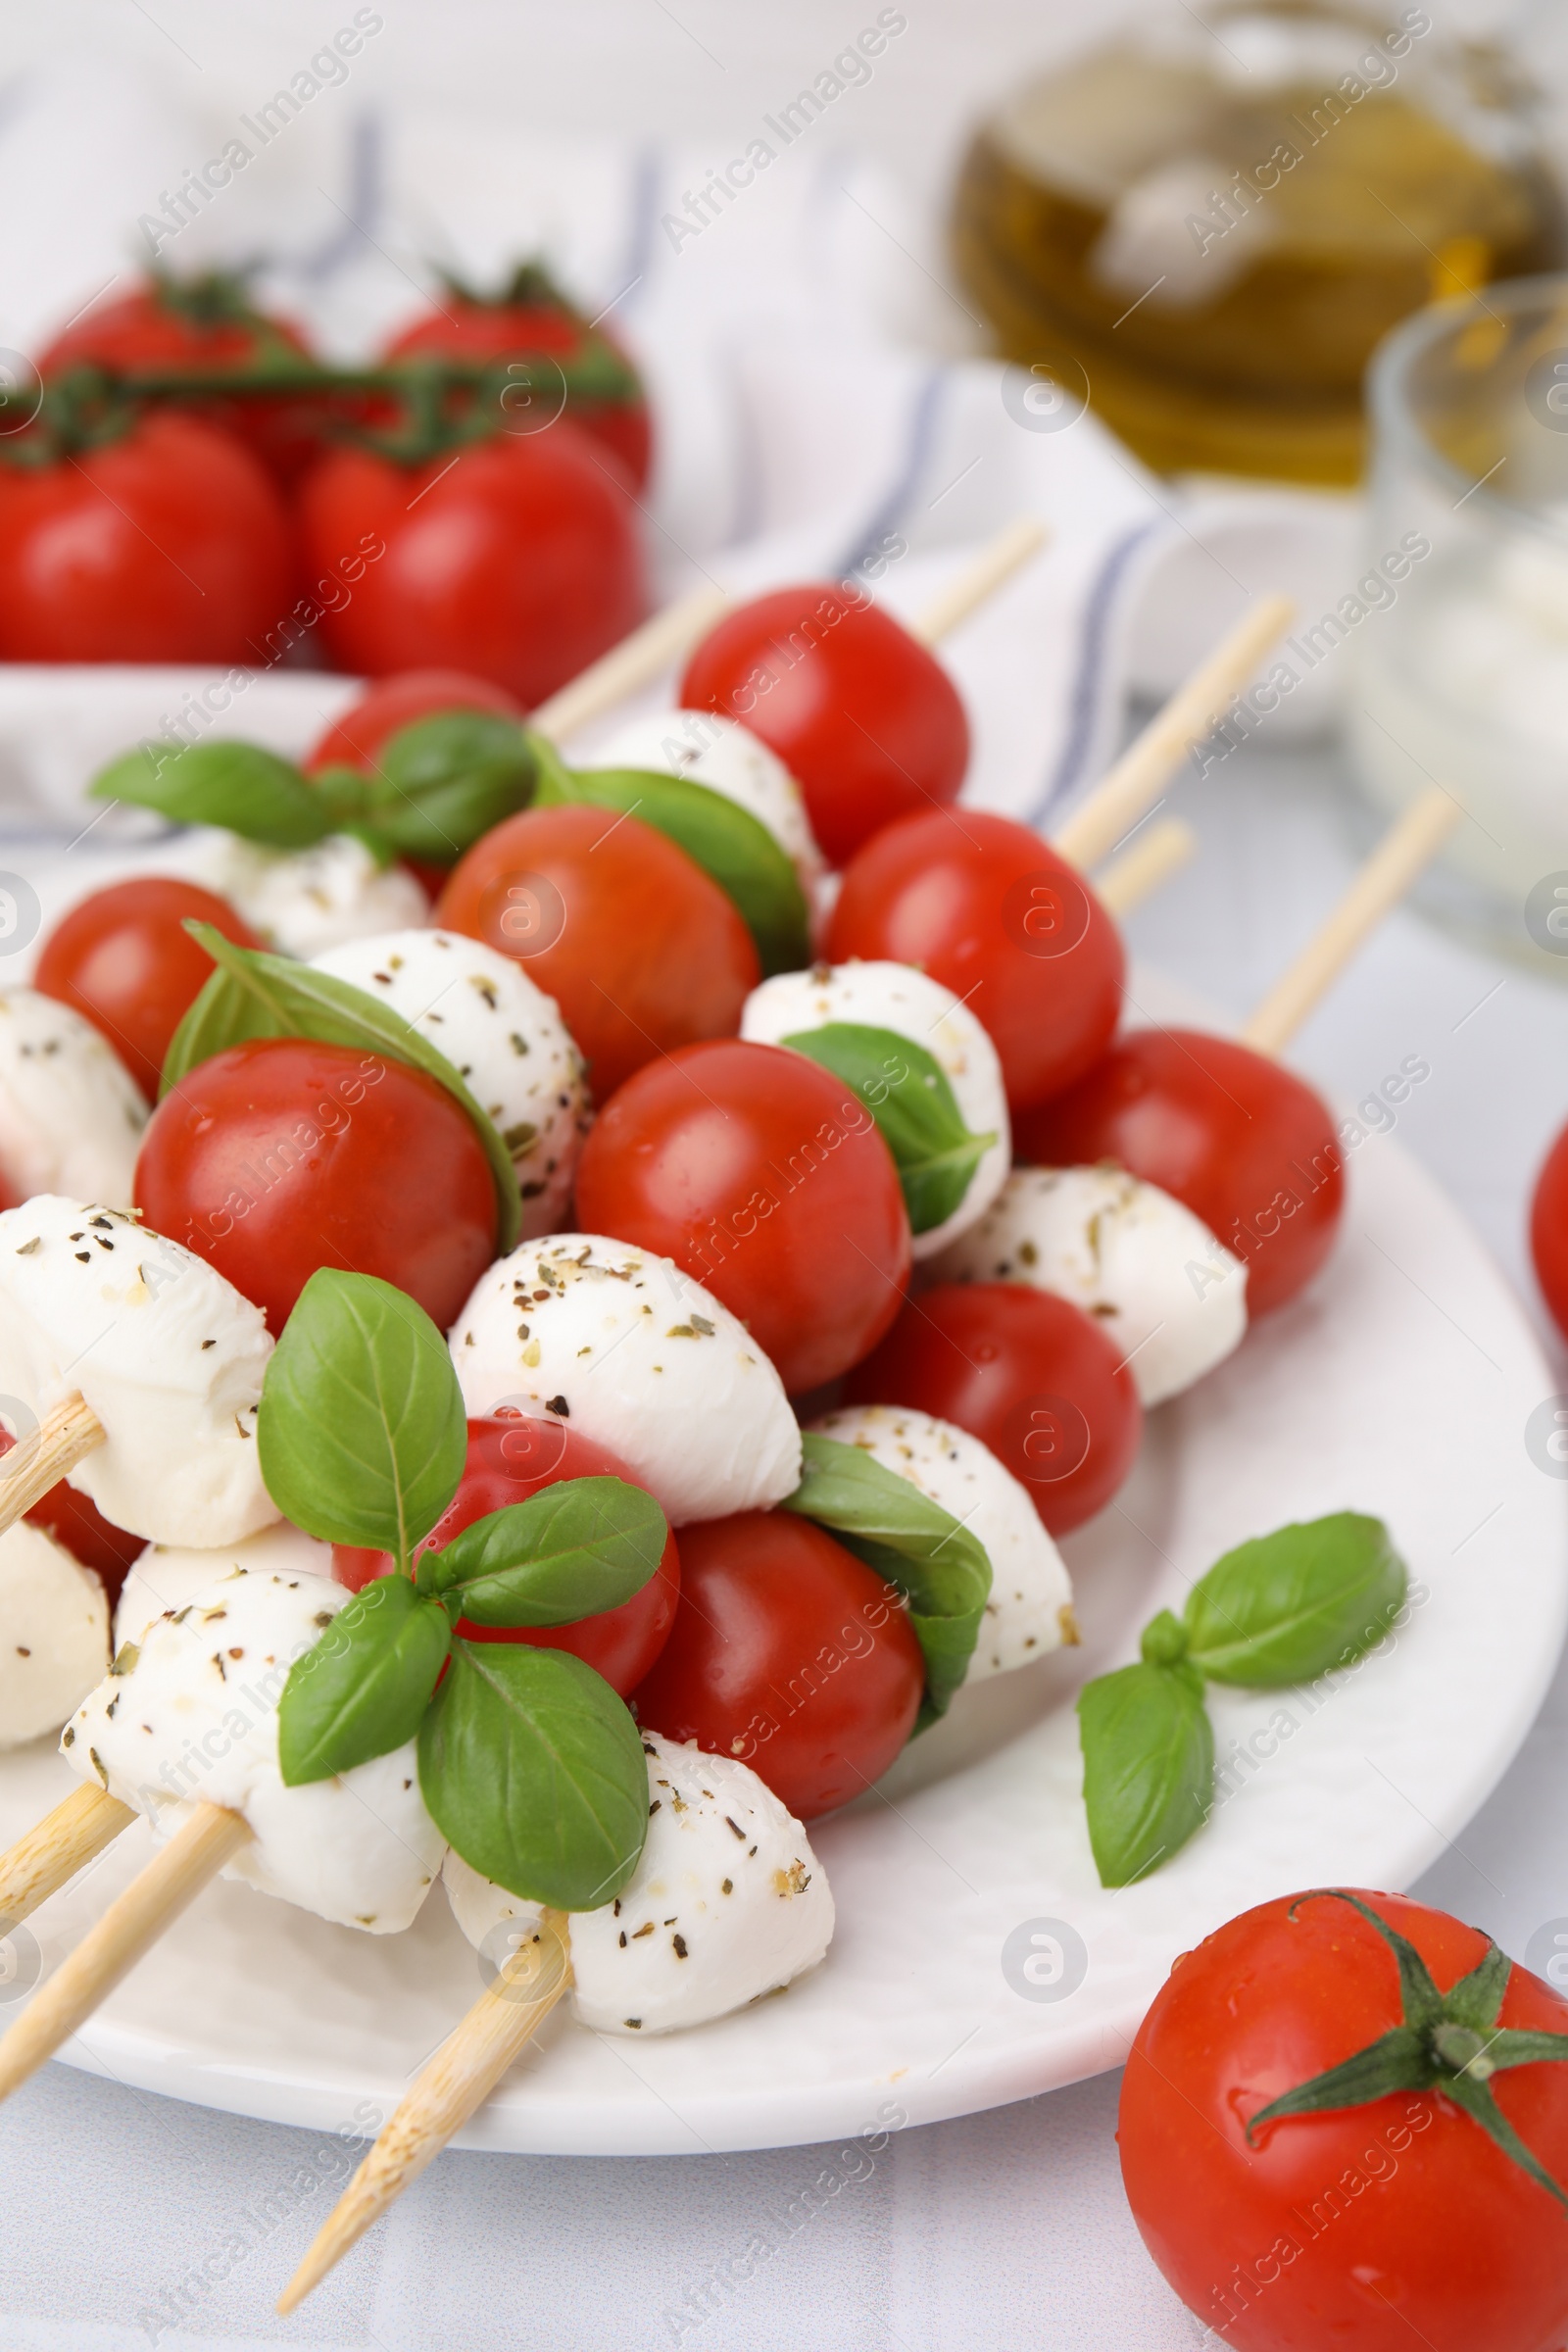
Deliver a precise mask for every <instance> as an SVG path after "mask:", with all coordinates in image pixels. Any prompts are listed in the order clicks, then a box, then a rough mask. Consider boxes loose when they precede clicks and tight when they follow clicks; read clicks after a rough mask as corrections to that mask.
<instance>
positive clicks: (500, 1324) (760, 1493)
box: [451, 1233, 801, 1527]
mask: <svg viewBox="0 0 1568 2352" xmlns="http://www.w3.org/2000/svg"><path fill="white" fill-rule="evenodd" d="M451 1347H452V1360H453V1362H454V1363H455V1364H456V1366H457V1368H458V1380H459V1382H460V1384H461V1386H462V1389H463V1400H464V1403H465V1404H466V1407H467V1410H468V1412H469V1414H470V1415H473V1414H483V1413H493V1412H494V1411H495V1410H496V1409H497V1407H498V1406H500V1405H512V1406H515V1408H516V1410H517V1411H519V1412H523V1413H532V1414H534V1415H536V1416H541V1417H544V1418H549V1417H550V1416H551V1415H554V1416H555V1417H556V1418H557V1419H558V1420H562V1421H568V1420H569V1421H570V1423H571V1425H572V1427H573V1429H580V1430H581V1431H582V1432H583V1435H584V1436H585V1437H589V1438H593V1439H596V1440H597V1441H598V1443H599V1444H600V1445H601V1446H609V1448H610V1450H611V1452H612V1453H616V1454H618V1455H619V1456H620V1458H621V1460H622V1461H623V1462H624V1463H625V1464H626V1467H627V1468H628V1469H629V1470H630V1471H631V1473H632V1475H633V1477H635V1478H637V1479H640V1480H641V1482H642V1483H643V1485H644V1486H646V1487H647V1488H648V1490H649V1492H650V1494H652V1495H656V1496H657V1497H658V1499H659V1501H660V1502H661V1503H662V1505H663V1508H664V1511H665V1514H666V1516H667V1517H668V1519H669V1522H670V1524H671V1526H673V1527H684V1526H685V1525H686V1524H687V1523H688V1521H690V1520H693V1519H723V1518H727V1517H728V1515H729V1513H730V1512H731V1511H755V1510H765V1509H766V1508H767V1506H768V1505H769V1504H770V1503H775V1502H781V1501H782V1500H783V1498H784V1496H785V1495H792V1494H793V1493H794V1492H795V1489H796V1488H797V1487H798V1486H799V1485H800V1481H801V1433H800V1429H799V1427H798V1426H797V1423H796V1419H795V1415H794V1414H793V1413H792V1412H791V1410H790V1407H789V1400H788V1399H787V1397H785V1395H784V1387H783V1383H782V1382H781V1381H780V1379H779V1376H778V1374H777V1372H775V1370H774V1369H773V1366H772V1365H771V1363H769V1361H768V1359H767V1357H766V1356H765V1355H764V1354H763V1353H762V1351H761V1349H760V1348H758V1347H757V1346H756V1345H755V1344H754V1343H753V1341H752V1340H751V1338H750V1337H749V1336H748V1334H747V1331H746V1328H745V1326H744V1324H742V1323H740V1322H738V1321H737V1320H736V1318H735V1317H734V1316H733V1315H732V1314H731V1313H730V1311H729V1309H728V1307H727V1306H720V1304H719V1302H718V1300H717V1299H715V1298H713V1297H712V1295H711V1293H710V1292H708V1291H705V1290H704V1288H703V1286H702V1284H701V1283H700V1282H694V1281H693V1280H692V1278H691V1276H690V1275H689V1274H683V1273H682V1272H681V1270H680V1268H679V1267H678V1266H676V1265H673V1264H672V1263H671V1262H670V1260H669V1259H668V1258H667V1257H660V1256H658V1255H656V1253H655V1252H654V1251H653V1250H638V1249H635V1248H633V1247H632V1245H631V1244H630V1243H627V1242H613V1241H607V1240H606V1239H605V1237H604V1236H603V1235H602V1234H590V1233H560V1234H555V1235H552V1236H551V1238H550V1239H549V1240H548V1241H545V1242H526V1243H524V1244H523V1245H522V1247H521V1248H520V1249H518V1250H514V1251H513V1252H512V1255H511V1256H510V1257H504V1258H502V1259H500V1260H499V1262H498V1263H497V1264H495V1265H493V1266H492V1267H491V1268H490V1270H489V1272H488V1273H486V1274H482V1275H481V1276H480V1277H479V1281H478V1283H477V1285H476V1286H475V1289H474V1292H473V1296H472V1297H471V1298H470V1299H469V1300H468V1303H467V1304H466V1307H465V1308H464V1309H463V1312H462V1313H461V1314H460V1315H459V1317H458V1319H457V1321H456V1323H455V1324H454V1325H453V1327H452V1334H451Z"/></svg>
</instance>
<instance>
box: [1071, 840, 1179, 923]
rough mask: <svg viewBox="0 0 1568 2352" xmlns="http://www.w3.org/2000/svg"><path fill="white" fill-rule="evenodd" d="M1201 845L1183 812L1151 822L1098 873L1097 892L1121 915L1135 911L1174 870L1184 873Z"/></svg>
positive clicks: (1105, 905)
mask: <svg viewBox="0 0 1568 2352" xmlns="http://www.w3.org/2000/svg"><path fill="white" fill-rule="evenodd" d="M1197 849H1198V835H1197V834H1196V833H1195V832H1194V831H1193V828H1192V826H1191V825H1187V824H1183V822H1182V820H1181V818H1180V817H1179V816H1168V817H1166V818H1165V819H1164V820H1163V821H1162V822H1161V823H1160V824H1157V825H1151V826H1150V828H1149V831H1148V832H1147V833H1141V834H1140V835H1139V837H1138V839H1137V840H1136V841H1135V842H1133V843H1132V844H1131V845H1130V846H1129V847H1128V848H1127V849H1125V850H1123V852H1122V854H1121V856H1120V857H1119V858H1112V859H1111V861H1110V863H1109V864H1108V865H1107V866H1103V867H1102V869H1101V871H1100V872H1099V873H1098V874H1097V875H1096V876H1095V896H1096V898H1097V899H1098V900H1099V901H1100V904H1101V905H1102V907H1106V908H1107V909H1108V910H1109V912H1110V913H1112V914H1114V915H1116V916H1118V917H1120V916H1121V915H1124V914H1131V912H1132V910H1133V908H1134V907H1141V906H1142V905H1143V903H1144V901H1145V899H1147V898H1151V897H1152V895H1153V893H1154V892H1155V891H1156V890H1158V889H1159V888H1160V887H1161V886H1162V884H1164V883H1166V882H1168V881H1169V880H1170V878H1171V876H1172V874H1178V873H1180V871H1181V869H1182V867H1183V866H1184V865H1185V864H1186V863H1187V861H1188V859H1189V858H1192V857H1193V856H1194V855H1195V853H1196V851H1197Z"/></svg>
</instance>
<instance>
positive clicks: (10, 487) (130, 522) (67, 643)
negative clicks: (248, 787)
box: [0, 414, 292, 667]
mask: <svg viewBox="0 0 1568 2352" xmlns="http://www.w3.org/2000/svg"><path fill="white" fill-rule="evenodd" d="M290 563H291V554H290V545H289V525H288V522H287V519H286V517H285V515H284V513H283V509H282V506H281V504H280V503H279V500H278V495H277V492H276V490H275V489H274V488H273V486H272V484H271V483H270V481H269V480H268V478H267V475H266V473H265V472H264V471H263V469H262V467H261V466H259V465H258V463H257V461H256V460H255V459H254V458H253V457H252V456H251V454H250V452H249V451H248V450H247V449H244V448H242V447H241V445H240V444H239V443H238V442H237V441H235V440H234V439H233V438H232V437H231V436H230V435H229V434H227V433H224V432H220V431H219V430H218V429H217V428H216V426H213V425H210V424H203V423H201V422H200V421H199V420H198V419H197V418H196V417H179V416H173V415H161V414H155V415H150V416H146V417H142V418H141V420H140V421H139V422H138V423H136V424H133V425H132V426H131V428H130V430H129V431H128V432H126V433H123V434H122V436H121V437H120V439H119V440H118V441H107V442H105V443H103V444H102V445H101V446H100V447H99V448H97V449H85V450H83V451H82V452H81V453H80V455H79V456H75V457H70V458H61V459H60V460H59V461H58V462H56V463H53V464H50V465H45V466H38V467H36V468H33V467H27V468H25V469H24V468H22V467H20V466H5V467H4V468H3V469H0V660H4V661H7V662H200V663H204V664H206V663H212V664H215V665H218V664H221V665H222V666H224V667H228V666H234V665H239V664H243V663H253V664H254V663H257V662H262V663H265V662H267V661H268V660H269V659H270V656H269V653H268V648H267V633H268V631H269V630H270V629H275V627H276V625H277V623H278V621H279V619H280V618H281V616H282V614H283V613H284V612H285V610H286V609H287V607H288V604H289V602H290V599H291V590H290V585H289V583H290V579H291V576H292V575H291V569H290Z"/></svg>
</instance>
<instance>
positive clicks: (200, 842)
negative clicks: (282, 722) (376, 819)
mask: <svg viewBox="0 0 1568 2352" xmlns="http://www.w3.org/2000/svg"><path fill="white" fill-rule="evenodd" d="M180 862H181V863H182V865H183V866H184V869H185V871H186V872H187V873H188V874H189V875H190V876H191V878H192V880H193V881H196V882H200V883H202V884H203V885H204V886H205V887H206V888H207V889H208V890H213V891H216V892H217V893H218V895H219V897H220V898H221V899H226V900H227V901H228V903H229V905H230V906H231V907H233V908H234V910H235V912H236V913H237V914H240V915H243V917H244V919H245V920H246V922H247V923H249V925H250V927H251V929H252V930H253V931H254V932H256V933H257V934H258V936H259V937H260V938H262V939H264V940H265V941H266V942H267V945H268V946H269V947H270V948H275V949H277V950H278V951H279V953H280V954H282V955H284V956H302V957H304V958H305V959H306V960H307V961H308V960H309V959H310V957H311V956H319V955H321V954H322V953H323V952H324V951H325V950H326V949H328V948H335V947H338V946H340V945H341V944H342V942H343V941H344V940H346V939H364V938H367V937H368V936H370V935H371V934H373V933H375V932H380V931H403V930H407V929H409V928H410V927H412V926H414V925H417V924H420V923H424V922H427V921H428V920H429V916H430V908H429V904H428V902H427V900H426V898H425V895H424V893H423V891H422V890H421V889H420V888H419V885H418V883H417V881H416V880H415V878H414V876H413V875H412V874H411V873H410V872H409V871H408V869H407V867H406V866H402V865H396V864H394V865H386V866H381V865H377V864H376V861H375V858H374V857H373V856H372V854H371V853H370V851H369V850H368V849H367V848H366V846H365V844H364V842H363V841H361V840H360V839H359V838H358V836H357V835H355V834H353V833H329V834H328V835H327V837H326V839H325V840H324V841H319V842H316V843H314V844H313V846H312V847H311V848H310V849H308V850H270V849H267V848H265V847H264V846H263V845H262V843H260V842H256V841H242V840H241V839H240V837H239V835H238V834H237V833H224V832H220V831H218V830H216V829H214V830H204V831H203V832H202V833H201V834H199V835H197V836H195V837H193V839H192V841H191V843H190V845H189V847H188V848H187V850H186V851H185V854H184V856H183V858H181V861H180Z"/></svg>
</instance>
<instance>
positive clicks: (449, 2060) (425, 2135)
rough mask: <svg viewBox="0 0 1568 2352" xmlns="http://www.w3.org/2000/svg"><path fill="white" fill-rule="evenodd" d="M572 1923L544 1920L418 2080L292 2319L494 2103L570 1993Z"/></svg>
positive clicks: (288, 2306) (312, 2255) (313, 2262)
mask: <svg viewBox="0 0 1568 2352" xmlns="http://www.w3.org/2000/svg"><path fill="white" fill-rule="evenodd" d="M566 1935H567V1923H566V1917H565V1914H564V1912H561V1911H543V1912H541V1913H540V1915H539V1929H538V1933H537V1935H535V1936H530V1937H529V1938H527V1940H526V1941H524V1942H523V1943H521V1944H519V1945H518V1947H517V1949H516V1950H515V1952H512V1953H510V1954H509V1955H508V1957H507V1959H506V1960H505V1961H504V1962H503V1964H502V1967H501V1969H500V1971H499V1973H498V1975H497V1977H496V1981H495V1983H494V1984H493V1985H490V1986H489V1987H488V1988H487V1989H486V1990H485V1991H484V1992H482V1993H481V1994H480V1996H479V1998H478V1999H477V2000H476V2001H475V2002H474V2004H473V2007H472V2008H471V2009H470V2010H469V2011H468V2014H467V2016H466V2018H465V2019H464V2020H463V2022H462V2024H461V2025H460V2026H459V2027H458V2028H457V2029H456V2031H455V2032H454V2033H452V2034H449V2035H448V2037H447V2039H446V2040H445V2041H444V2042H443V2043H442V2044H441V2047H440V2048H439V2049H438V2050H437V2052H436V2053H435V2056H434V2057H433V2058H432V2059H430V2060H429V2061H428V2063H427V2064H426V2065H425V2066H424V2067H423V2069H422V2070H421V2071H420V2073H419V2074H418V2075H417V2077H416V2079H415V2081H414V2082H413V2084H412V2086H411V2087H410V2089H409V2090H408V2092H407V2093H406V2094H405V2096H404V2098H403V2099H402V2101H401V2103H400V2104H399V2106H398V2109H397V2112H396V2113H395V2114H394V2115H393V2117H392V2119H391V2121H390V2122H389V2123H387V2124H384V2125H383V2126H382V2128H381V2131H380V2134H379V2136H378V2137H377V2139H376V2142H375V2145H374V2146H373V2147H372V2148H371V2150H370V2152H369V2154H368V2156H367V2157H366V2159H365V2162H364V2163H363V2164H362V2165H361V2166H360V2169H359V2171H358V2172H357V2173H356V2174H355V2176H354V2178H353V2180H351V2181H350V2182H349V2184H348V2187H347V2188H346V2189H345V2190H344V2191H343V2194H342V2196H341V2197H339V2199H338V2201H337V2203H336V2204H335V2205H334V2206H333V2208H332V2211H331V2212H330V2213H329V2214H328V2215H327V2217H326V2220H325V2221H324V2222H323V2223H322V2225H321V2229H320V2230H319V2234H318V2236H317V2238H316V2241H315V2243H314V2244H313V2245H312V2247H311V2250H310V2252H309V2253H308V2254H307V2255H306V2257H305V2260H304V2261H303V2262H302V2263H301V2264H300V2267H299V2269H298V2270H297V2271H296V2272H295V2274H294V2276H293V2278H291V2279H290V2280H289V2282H288V2284H287V2286H286V2287H285V2288H284V2289H283V2292H282V2294H281V2295H280V2296H279V2297H278V2303H277V2308H278V2310H279V2312H280V2313H283V2314H285V2315H286V2314H287V2313H289V2312H291V2311H294V2310H296V2309H297V2308H298V2306H299V2305H300V2304H301V2303H303V2302H304V2300H305V2298H306V2296H307V2295H308V2294H310V2293H311V2291H312V2289H313V2288H315V2287H317V2286H319V2284H320V2282H321V2280H322V2279H323V2278H325V2277H326V2274H327V2272H328V2271H330V2270H331V2269H332V2268H333V2266H334V2264H336V2263H339V2262H341V2261H342V2259H343V2257H344V2255H345V2254H346V2253H347V2252H348V2250H349V2248H350V2247H351V2246H352V2245H355V2244H357V2243H358V2241H359V2240H360V2239H361V2238H362V2237H363V2236H364V2235H365V2232H366V2230H367V2229H369V2227H370V2225H371V2223H372V2222H374V2221H376V2220H377V2219H378V2218H379V2217H380V2216H381V2215H382V2214H383V2213H384V2212H385V2211H386V2209H387V2207H388V2206H389V2205H390V2204H391V2203H392V2202H393V2200H394V2199H395V2198H397V2197H400V2196H401V2195H402V2194H403V2191H404V2190H405V2189H406V2188H407V2187H408V2185H409V2183H410V2182H411V2181H412V2180H417V2179H418V2177H419V2175H420V2174H421V2173H422V2172H423V2171H424V2168H425V2166H426V2165H427V2164H429V2163H431V2162H432V2161H433V2159H434V2158H435V2157H437V2156H438V2155H439V2154H440V2153H441V2150H442V2149H443V2148H444V2147H445V2146H446V2144H447V2142H448V2140H449V2139H450V2138H451V2137H452V2135H453V2133H454V2132H455V2131H461V2130H462V2128H463V2126H464V2125H465V2124H466V2122H467V2120H468V2118H469V2116H470V2115H472V2113H473V2112H474V2109H475V2108H476V2107H479V2106H481V2105H482V2104H483V2102H484V2101H485V2100H486V2099H487V2098H488V2097H489V2095H490V2093H491V2091H492V2090H494V2088H495V2086H496V2084H497V2083H498V2082H500V2080H501V2078H502V2076H503V2075H504V2074H505V2073H506V2071H507V2069H508V2067H509V2066H511V2065H512V2063H513V2061H514V2059H515V2058H516V2057H517V2056H518V2054H519V2053H520V2051H521V2050H522V2049H523V2048H524V2047H525V2046H526V2044H527V2043H528V2042H529V2041H530V2040H531V2039H532V2038H533V2035H534V2034H535V2033H536V2032H537V2030H538V2028H539V2027H540V2025H542V2024H543V2022H544V2020H545V2019H546V2018H547V2017H548V2016H549V2014H550V2012H551V2010H552V2009H553V2008H554V2007H555V2005H556V2003H557V2002H558V2001H559V2000H560V1998H561V1996H562V1994H563V1993H564V1991H565V1990H566V1988H567V1986H568V1985H570V1983H571V1953H570V1947H569V1945H568V1943H567V1940H566Z"/></svg>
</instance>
